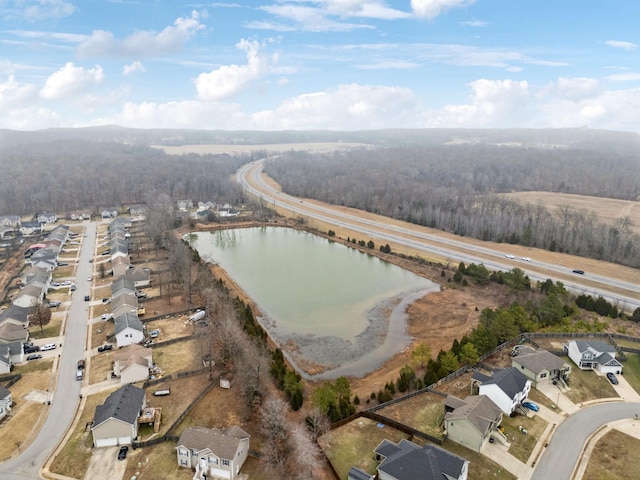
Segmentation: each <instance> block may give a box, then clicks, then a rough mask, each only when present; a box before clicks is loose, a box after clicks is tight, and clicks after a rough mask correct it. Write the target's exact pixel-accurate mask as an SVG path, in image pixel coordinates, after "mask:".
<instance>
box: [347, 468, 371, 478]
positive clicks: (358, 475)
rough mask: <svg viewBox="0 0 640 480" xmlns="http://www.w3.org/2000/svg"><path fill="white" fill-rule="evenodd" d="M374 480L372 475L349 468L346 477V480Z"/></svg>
mask: <svg viewBox="0 0 640 480" xmlns="http://www.w3.org/2000/svg"><path fill="white" fill-rule="evenodd" d="M374 478H375V476H374V475H370V474H368V473H367V472H365V471H364V470H361V469H359V468H358V467H351V468H350V469H349V475H348V476H347V480H374Z"/></svg>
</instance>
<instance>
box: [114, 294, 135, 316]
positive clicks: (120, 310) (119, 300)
mask: <svg viewBox="0 0 640 480" xmlns="http://www.w3.org/2000/svg"><path fill="white" fill-rule="evenodd" d="M137 310H138V298H137V297H136V295H135V293H133V292H129V291H127V292H121V293H119V294H118V295H116V296H114V297H112V299H111V313H112V315H113V318H118V317H119V316H120V315H124V314H125V313H131V312H135V311H137Z"/></svg>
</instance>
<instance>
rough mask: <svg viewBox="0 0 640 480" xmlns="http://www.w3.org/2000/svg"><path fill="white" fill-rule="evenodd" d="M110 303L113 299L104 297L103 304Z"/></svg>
mask: <svg viewBox="0 0 640 480" xmlns="http://www.w3.org/2000/svg"><path fill="white" fill-rule="evenodd" d="M109 302H111V297H104V298H103V299H102V303H109Z"/></svg>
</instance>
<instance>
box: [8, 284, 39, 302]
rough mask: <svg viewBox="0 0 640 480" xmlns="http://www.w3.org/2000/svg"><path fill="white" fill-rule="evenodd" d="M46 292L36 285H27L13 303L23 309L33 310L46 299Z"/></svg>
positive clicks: (14, 298)
mask: <svg viewBox="0 0 640 480" xmlns="http://www.w3.org/2000/svg"><path fill="white" fill-rule="evenodd" d="M44 293H45V292H44V290H43V289H42V288H39V287H37V286H35V285H27V286H26V287H24V288H23V289H22V290H20V291H19V292H18V293H17V294H16V296H15V297H13V300H12V301H11V303H13V304H14V305H16V306H18V307H22V308H31V307H33V306H34V305H37V304H38V303H40V302H42V299H43V298H44Z"/></svg>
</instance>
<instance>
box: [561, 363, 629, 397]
mask: <svg viewBox="0 0 640 480" xmlns="http://www.w3.org/2000/svg"><path fill="white" fill-rule="evenodd" d="M561 358H563V359H565V360H567V361H568V357H561ZM567 383H568V385H569V388H570V390H569V391H568V392H567V393H566V396H567V398H569V400H571V401H572V402H573V403H577V404H579V403H582V402H588V401H590V400H597V399H599V398H617V397H618V394H617V393H616V391H615V390H614V388H613V387H612V386H611V383H610V382H609V380H607V377H605V376H603V375H598V374H597V373H596V372H593V371H590V370H580V369H579V368H572V369H571V375H570V376H569V381H568V382H567Z"/></svg>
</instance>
